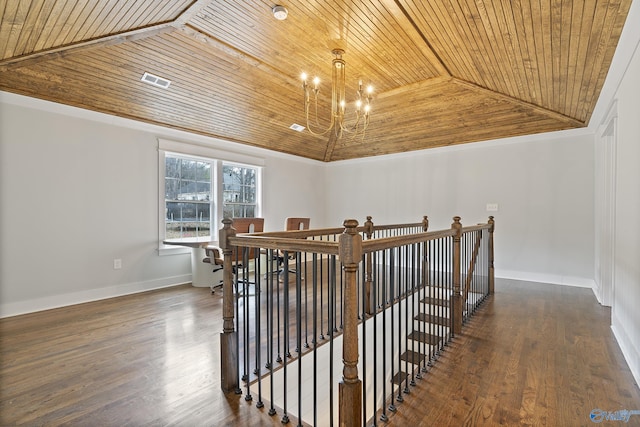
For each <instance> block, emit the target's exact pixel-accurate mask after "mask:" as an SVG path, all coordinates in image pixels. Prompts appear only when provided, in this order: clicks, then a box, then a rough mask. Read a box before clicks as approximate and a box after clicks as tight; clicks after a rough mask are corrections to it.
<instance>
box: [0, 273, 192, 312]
mask: <svg viewBox="0 0 640 427" xmlns="http://www.w3.org/2000/svg"><path fill="white" fill-rule="evenodd" d="M190 282H191V275H190V274H184V275H180V276H172V277H164V278H162V279H156V280H149V281H146V282H136V283H127V284H124V285H117V286H109V287H105V288H97V289H88V290H86V291H79V292H71V293H66V294H61V295H52V296H48V297H42V298H35V299H30V300H26V301H19V302H13V303H8V304H0V318H4V317H11V316H17V315H20V314H26V313H33V312H36V311H42V310H50V309H52V308H59V307H66V306H69V305H74V304H82V303H85V302H91V301H98V300H102V299H107V298H113V297H119V296H122V295H129V294H135V293H139V292H145V291H150V290H153V289H160V288H167V287H170V286H175V285H179V284H182V283H190Z"/></svg>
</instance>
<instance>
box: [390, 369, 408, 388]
mask: <svg viewBox="0 0 640 427" xmlns="http://www.w3.org/2000/svg"><path fill="white" fill-rule="evenodd" d="M407 377H409V374H407V373H406V372H403V371H400V372H398V373H397V374H395V375H394V376H393V378H391V382H392V383H393V384H396V385H397V384H402V383H403V382H404V380H406V379H407Z"/></svg>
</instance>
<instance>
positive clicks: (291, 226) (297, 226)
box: [276, 217, 311, 281]
mask: <svg viewBox="0 0 640 427" xmlns="http://www.w3.org/2000/svg"><path fill="white" fill-rule="evenodd" d="M310 222H311V218H295V217H289V218H287V219H285V221H284V229H285V230H286V231H296V230H308V229H309V223H310ZM297 254H298V253H297V252H287V257H286V258H285V256H284V253H283V252H282V251H278V254H277V255H276V257H277V259H278V277H279V279H280V281H282V274H283V273H284V263H285V262H289V260H292V259H295V258H296V255H297ZM289 273H296V270H293V269H289ZM302 280H304V278H302Z"/></svg>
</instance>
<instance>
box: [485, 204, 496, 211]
mask: <svg viewBox="0 0 640 427" xmlns="http://www.w3.org/2000/svg"><path fill="white" fill-rule="evenodd" d="M487 212H498V204H497V203H487Z"/></svg>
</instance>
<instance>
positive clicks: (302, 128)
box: [289, 123, 305, 132]
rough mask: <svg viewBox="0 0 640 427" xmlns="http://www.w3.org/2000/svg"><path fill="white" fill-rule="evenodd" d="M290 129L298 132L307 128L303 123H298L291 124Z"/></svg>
mask: <svg viewBox="0 0 640 427" xmlns="http://www.w3.org/2000/svg"><path fill="white" fill-rule="evenodd" d="M289 129H293V130H296V131H298V132H302V131H303V130H304V129H305V128H304V126H302V125H299V124H297V123H294V124H292V125H291V126H289Z"/></svg>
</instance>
